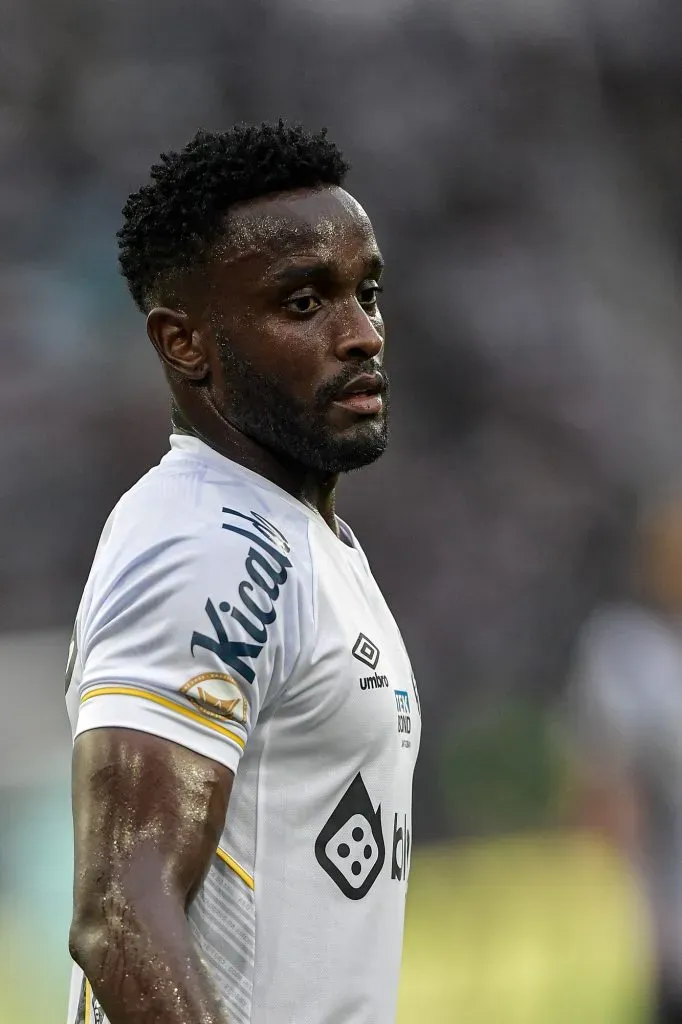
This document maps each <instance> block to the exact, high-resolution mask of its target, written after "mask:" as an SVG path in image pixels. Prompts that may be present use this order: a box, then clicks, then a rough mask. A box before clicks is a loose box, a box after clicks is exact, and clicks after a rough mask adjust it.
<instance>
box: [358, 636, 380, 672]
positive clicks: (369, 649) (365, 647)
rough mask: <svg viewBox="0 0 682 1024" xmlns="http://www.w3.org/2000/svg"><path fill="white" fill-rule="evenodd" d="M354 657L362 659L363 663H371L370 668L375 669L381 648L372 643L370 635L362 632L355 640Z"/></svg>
mask: <svg viewBox="0 0 682 1024" xmlns="http://www.w3.org/2000/svg"><path fill="white" fill-rule="evenodd" d="M353 657H354V658H357V659H358V661H361V662H362V663H363V665H369V667H370V668H372V669H374V668H376V667H377V662H378V660H379V648H378V647H377V646H376V644H373V643H372V641H371V640H370V639H369V637H368V636H365V634H364V633H361V634H360V636H359V637H358V638H357V640H356V641H355V646H354V647H353Z"/></svg>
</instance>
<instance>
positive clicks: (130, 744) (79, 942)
mask: <svg viewBox="0 0 682 1024" xmlns="http://www.w3.org/2000/svg"><path fill="white" fill-rule="evenodd" d="M232 781H233V775H232V773H231V772H230V771H229V770H228V769H227V768H225V767H223V766H222V765H219V764H217V763H216V762H215V761H210V760H208V759H207V758H205V757H200V756H199V755H198V754H194V753H192V752H190V751H189V750H186V749H185V748H184V747H181V746H179V745H178V744H175V743H171V742H169V741H168V740H162V739H160V738H158V737H156V736H151V735H148V734H146V733H142V732H135V731H132V730H129V729H94V730H92V731H91V732H86V733H84V734H83V735H82V736H79V737H78V739H77V740H76V744H75V749H74V759H73V793H74V836H75V877H74V908H75V909H74V917H73V922H72V925H71V935H70V943H69V944H70V949H71V955H72V956H73V958H74V960H75V961H76V962H77V963H78V964H79V966H80V967H82V968H83V972H84V974H85V976H86V977H87V978H88V980H89V982H90V984H91V986H92V989H93V992H94V993H95V995H96V997H97V999H98V1001H99V1002H100V1004H101V1005H102V1007H103V1009H104V1011H105V1012H106V1014H107V1017H108V1018H109V1020H110V1021H111V1024H157V1022H158V1024H160V1022H162V1021H163V1024H180V1022H183V1024H226V1022H227V1017H226V1015H225V1013H224V1011H223V1010H222V1009H221V1007H220V1002H219V999H218V997H217V995H216V993H215V992H214V989H213V985H212V983H211V980H210V978H209V976H208V974H207V972H206V971H205V969H204V967H203V965H202V963H201V961H200V960H199V958H198V956H197V954H196V952H195V949H194V944H193V941H192V937H191V933H190V930H189V926H188V924H187V918H186V917H185V908H186V906H187V904H188V902H189V901H190V900H191V898H192V895H193V893H194V892H195V891H196V889H197V887H198V886H199V885H200V883H201V881H202V879H203V877H204V875H205V873H206V871H207V869H208V866H209V863H210V860H211V857H212V855H213V854H214V852H215V849H216V846H217V845H218V841H219V838H220V833H221V831H222V828H223V825H224V822H225V813H226V811H227V802H228V799H229V796H230V790H231V788H232Z"/></svg>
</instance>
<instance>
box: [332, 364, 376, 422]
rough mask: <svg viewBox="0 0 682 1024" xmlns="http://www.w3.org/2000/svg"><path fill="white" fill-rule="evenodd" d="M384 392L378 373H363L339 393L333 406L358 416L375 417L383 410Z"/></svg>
mask: <svg viewBox="0 0 682 1024" xmlns="http://www.w3.org/2000/svg"><path fill="white" fill-rule="evenodd" d="M385 390H386V382H385V381H384V378H383V376H382V375H381V374H380V373H371V374H370V373H363V374H361V375H360V376H359V377H356V378H355V380H352V381H351V382H350V384H346V386H345V387H344V388H342V389H341V390H340V391H339V393H338V395H337V397H336V398H335V399H334V405H338V406H341V408H343V409H347V410H348V411H349V412H354V413H357V414H358V415H359V416H377V415H378V414H379V413H380V412H382V411H383V408H384V399H383V394H382V393H383V392H384V391H385Z"/></svg>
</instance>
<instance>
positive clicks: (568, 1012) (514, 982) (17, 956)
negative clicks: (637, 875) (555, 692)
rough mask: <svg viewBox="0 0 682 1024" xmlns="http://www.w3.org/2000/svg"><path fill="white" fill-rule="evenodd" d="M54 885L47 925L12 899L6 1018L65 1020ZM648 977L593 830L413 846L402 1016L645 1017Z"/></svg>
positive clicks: (437, 1019) (630, 903) (635, 920)
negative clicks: (590, 833)
mask: <svg viewBox="0 0 682 1024" xmlns="http://www.w3.org/2000/svg"><path fill="white" fill-rule="evenodd" d="M46 852H47V851H46ZM53 867H54V868H56V867H57V865H55V864H54V862H53ZM58 885H59V886H62V887H63V889H64V892H63V893H62V896H63V898H60V900H59V901H58V903H53V905H52V910H51V918H50V919H49V920H43V921H42V925H41V919H40V918H39V916H38V915H37V914H36V913H35V908H33V907H22V906H21V904H20V903H17V902H13V904H12V905H11V906H10V905H9V904H6V905H5V909H4V913H3V916H2V919H1V921H0V944H1V945H2V949H3V956H2V958H0V1024H18V1022H20V1024H46V1022H48V1024H52V1022H56V1024H63V1021H64V1019H65V1008H66V988H67V983H68V962H67V956H66V950H65V937H66V920H67V902H68V900H67V898H66V896H67V894H66V889H67V887H68V879H67V878H66V876H65V875H64V876H62V877H61V878H60V879H59V880H58ZM62 938H63V941H62ZM646 974H647V949H646V941H645V937H644V932H643V929H642V915H641V911H640V908H639V907H638V902H637V899H636V897H635V895H634V893H633V891H632V888H631V886H630V884H629V882H628V879H627V876H626V874H625V872H624V870H623V868H622V866H621V865H620V864H619V863H618V861H617V860H616V859H615V858H614V857H613V856H612V855H611V854H610V853H609V852H608V851H606V850H605V849H604V848H603V847H602V846H600V845H599V844H597V843H595V842H594V841H592V840H589V839H586V838H584V837H581V836H573V835H561V834H557V835H553V836H544V835H530V836H527V837H524V838H511V839H495V840H486V841H483V842H477V843H470V844H464V845H457V846H444V847H441V848H438V849H433V850H417V851H416V852H415V856H414V860H413V864H412V873H411V879H410V887H409V896H408V911H407V927H406V938H405V956H404V966H403V979H402V987H401V997H400V1012H399V1018H398V1020H399V1024H414V1022H415V1021H425V1022H426V1021H428V1024H446V1022H447V1024H451V1022H461V1024H548V1022H549V1021H551V1022H552V1024H577V1022H579V1024H635V1022H640V1021H642V1020H643V1019H644V1017H643V1014H644V1009H645V1001H646Z"/></svg>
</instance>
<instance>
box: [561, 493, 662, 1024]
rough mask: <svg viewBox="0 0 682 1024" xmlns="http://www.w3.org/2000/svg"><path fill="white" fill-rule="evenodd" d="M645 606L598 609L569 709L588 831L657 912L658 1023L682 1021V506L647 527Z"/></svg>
mask: <svg viewBox="0 0 682 1024" xmlns="http://www.w3.org/2000/svg"><path fill="white" fill-rule="evenodd" d="M634 575H635V581H634V582H635V586H634V587H633V600H632V601H631V602H627V603H626V602H621V603H617V604H613V605H610V606H604V607H602V608H601V609H599V610H598V611H597V612H595V613H594V614H593V615H592V617H591V618H590V620H589V621H588V623H587V624H586V626H585V628H584V629H583V631H582V634H581V636H580V640H579V644H578V650H577V657H576V663H575V674H574V677H573V679H572V682H571V687H570V690H569V700H568V707H569V713H568V721H569V732H570V736H571V743H572V748H573V758H572V760H573V766H574V783H575V797H576V804H577V811H578V817H579V819H580V822H581V823H582V824H583V825H586V826H587V827H589V828H592V829H594V830H596V831H598V832H599V833H601V834H603V835H605V836H606V838H607V839H608V840H609V841H610V842H611V843H613V844H615V846H616V848H617V849H618V850H619V851H620V852H621V853H622V854H623V855H624V856H625V857H626V858H627V860H628V861H629V862H630V863H631V865H632V866H633V868H634V870H635V872H636V876H637V878H638V879H639V880H640V882H641V885H642V889H643V893H644V896H645V902H646V905H647V908H648V911H649V914H650V924H651V929H652V938H653V952H654V962H655V969H656V976H655V980H654V983H655V1011H654V1020H655V1021H656V1024H679V1022H682V502H680V501H676V502H674V503H671V504H668V505H665V506H663V507H660V508H658V509H656V511H655V512H654V513H653V514H651V515H649V516H648V517H647V518H646V521H645V522H644V523H643V525H642V528H641V533H640V542H639V546H638V551H637V556H636V571H635V574H634Z"/></svg>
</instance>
